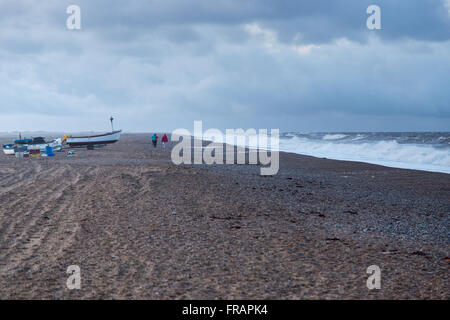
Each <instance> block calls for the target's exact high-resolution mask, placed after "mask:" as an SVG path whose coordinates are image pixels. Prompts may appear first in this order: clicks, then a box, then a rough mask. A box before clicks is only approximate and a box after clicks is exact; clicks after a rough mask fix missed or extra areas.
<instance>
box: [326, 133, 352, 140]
mask: <svg viewBox="0 0 450 320" xmlns="http://www.w3.org/2000/svg"><path fill="white" fill-rule="evenodd" d="M345 137H347V135H346V134H340V133H337V134H326V135H324V136H323V138H322V139H323V140H339V139H344V138H345Z"/></svg>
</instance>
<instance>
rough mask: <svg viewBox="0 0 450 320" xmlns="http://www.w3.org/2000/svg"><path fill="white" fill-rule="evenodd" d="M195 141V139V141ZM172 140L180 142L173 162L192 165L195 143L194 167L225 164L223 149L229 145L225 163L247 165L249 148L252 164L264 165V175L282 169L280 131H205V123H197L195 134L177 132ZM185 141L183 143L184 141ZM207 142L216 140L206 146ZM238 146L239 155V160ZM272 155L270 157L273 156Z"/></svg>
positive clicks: (249, 159)
mask: <svg viewBox="0 0 450 320" xmlns="http://www.w3.org/2000/svg"><path fill="white" fill-rule="evenodd" d="M192 138H193V139H192ZM170 139H171V141H175V142H178V143H177V144H176V145H175V146H174V147H173V148H172V153H171V159H172V162H173V163H174V164H176V165H179V164H192V157H191V153H192V151H191V150H192V140H194V157H193V158H194V159H193V160H194V162H193V163H194V164H202V163H203V162H204V163H205V164H224V154H223V147H224V144H225V149H226V151H225V153H226V156H225V163H226V164H235V158H236V162H237V164H246V152H245V149H246V148H248V149H249V152H248V164H255V165H256V164H258V158H259V164H261V165H262V166H264V167H261V168H260V174H261V175H263V176H264V175H275V174H277V173H278V170H279V167H280V165H279V150H280V130H279V129H271V130H270V134H268V130H267V129H259V130H258V131H257V130H256V129H247V130H246V131H244V130H243V129H226V133H225V134H223V133H222V131H220V130H219V129H215V128H211V129H208V130H206V131H205V132H203V123H202V121H194V134H191V132H190V131H189V130H187V129H176V130H174V131H173V132H172V134H171V138H170ZM180 139H181V141H180ZM203 140H206V141H212V142H211V143H210V144H208V145H207V146H206V147H204V146H203ZM235 147H237V154H236V157H235V151H234V149H235ZM269 153H270V156H269Z"/></svg>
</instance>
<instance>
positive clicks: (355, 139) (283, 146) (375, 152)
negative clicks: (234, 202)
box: [280, 134, 450, 173]
mask: <svg viewBox="0 0 450 320" xmlns="http://www.w3.org/2000/svg"><path fill="white" fill-rule="evenodd" d="M290 135H291V136H290V137H288V136H282V138H281V139H280V151H286V152H293V153H298V154H304V155H310V156H315V157H322V158H323V157H325V158H329V159H336V160H350V161H361V162H367V163H373V164H379V165H384V166H388V167H394V168H405V169H416V170H426V171H437V172H444V173H450V148H448V144H446V145H442V144H441V145H433V144H424V143H422V144H418V143H399V142H398V141H396V139H388V140H377V139H374V138H373V137H371V139H366V136H365V135H363V134H355V135H353V136H351V137H348V138H347V135H345V134H342V135H341V134H325V135H323V136H322V139H320V137H317V135H315V136H313V138H311V137H306V136H305V135H304V134H301V135H300V134H299V136H297V135H292V134H290ZM326 137H328V138H326ZM344 138H347V139H345V140H342V139H344ZM438 139H439V140H441V141H442V140H446V139H447V138H446V137H442V136H440V137H439V138H438ZM416 140H417V139H416Z"/></svg>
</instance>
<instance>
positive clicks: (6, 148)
mask: <svg viewBox="0 0 450 320" xmlns="http://www.w3.org/2000/svg"><path fill="white" fill-rule="evenodd" d="M2 147H3V153H4V154H8V155H11V154H14V145H13V144H4V145H3V146H2Z"/></svg>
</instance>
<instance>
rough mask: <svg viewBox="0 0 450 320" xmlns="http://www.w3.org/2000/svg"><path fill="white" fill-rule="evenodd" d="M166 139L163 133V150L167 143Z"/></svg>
mask: <svg viewBox="0 0 450 320" xmlns="http://www.w3.org/2000/svg"><path fill="white" fill-rule="evenodd" d="M167 141H168V139H167V135H166V134H165V133H164V135H163V137H162V139H161V142H162V146H163V148H164V149H165V148H166V143H167Z"/></svg>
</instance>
